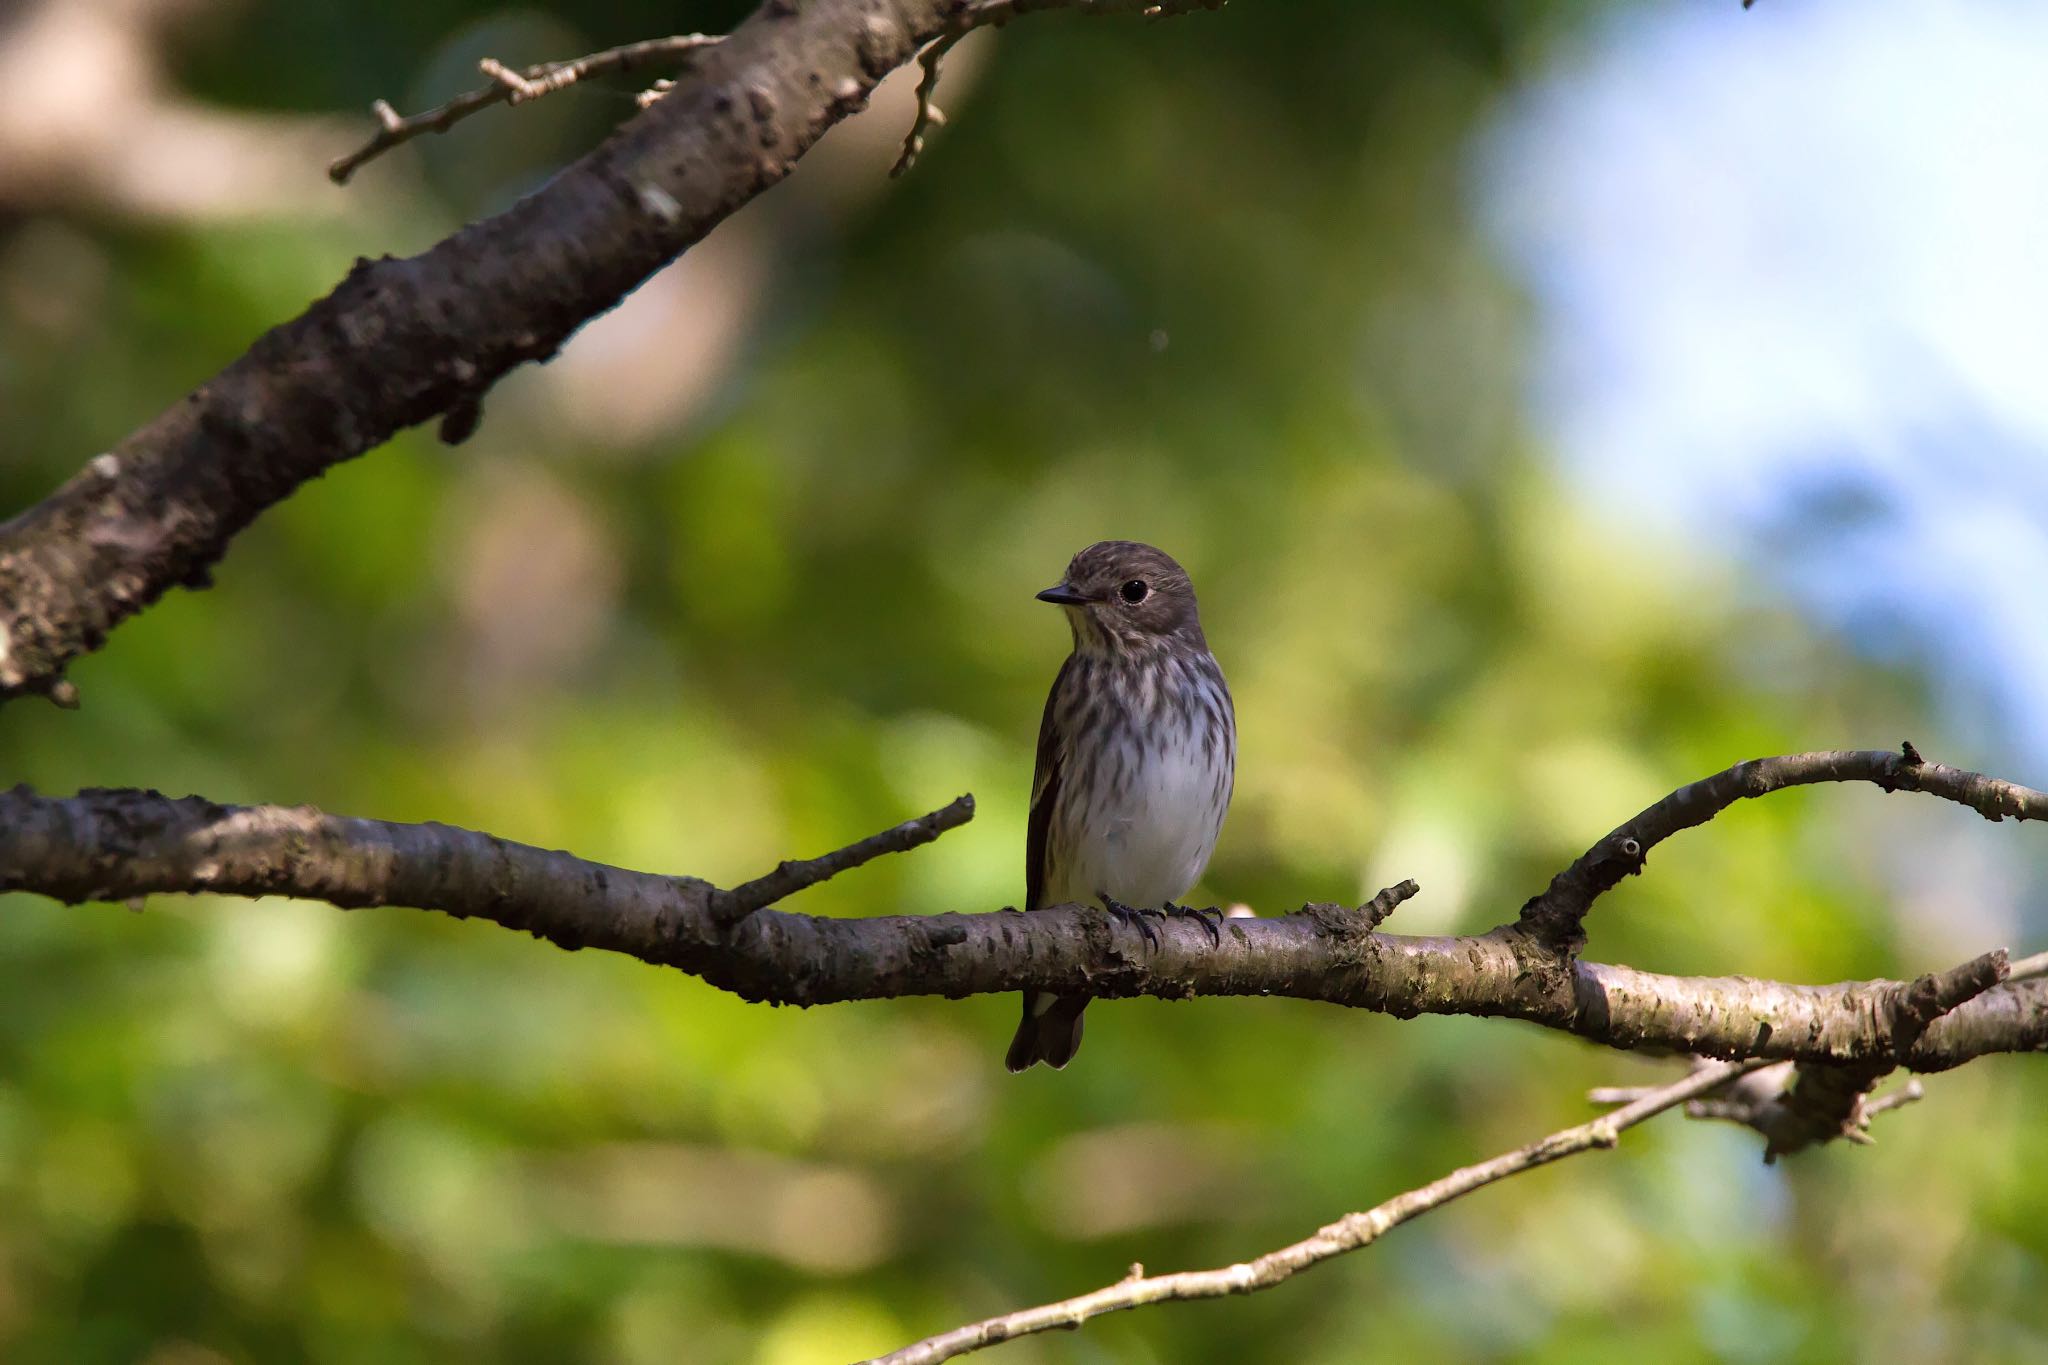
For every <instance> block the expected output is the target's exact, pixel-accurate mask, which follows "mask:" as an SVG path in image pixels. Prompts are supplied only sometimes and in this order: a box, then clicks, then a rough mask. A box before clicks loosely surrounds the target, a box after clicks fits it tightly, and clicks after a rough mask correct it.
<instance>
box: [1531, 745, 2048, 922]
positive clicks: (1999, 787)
mask: <svg viewBox="0 0 2048 1365" xmlns="http://www.w3.org/2000/svg"><path fill="white" fill-rule="evenodd" d="M1816 782H1869V783H1872V784H1874V785H1876V786H1879V787H1882V788H1883V789H1884V790H1886V791H1891V792H1896V791H1913V792H1926V793H1928V794H1929V795H1931V796H1939V797H1943V798H1945V799H1947V800H1950V801H1955V802H1958V803H1960V804H1962V805H1965V806H1968V807H1970V808H1971V809H1972V810H1975V811H1976V812H1977V813H1978V814H1979V815H1982V816H1983V817H1984V818H1985V819H1987V820H1993V821H1997V820H2003V819H2005V818H2006V817H2008V816H2010V817H2012V818H2014V819H2016V820H2048V793H2044V792H2038V791H2034V790H2032V789H2031V788H2028V787H2022V786H2020V785H2019V784H2017V783H2014V782H2006V781H2003V780H2001V779H1999V778H1995V777H1986V776H1984V775H1983V774H1982V773H1973V772H1968V771H1965V770H1964V769H1961V768H1951V767H1949V766H1947V765H1946V764H1942V763H1929V762H1927V761H1926V760H1925V759H1923V758H1922V757H1921V756H1920V752H1919V750H1917V749H1915V748H1914V747H1913V746H1912V744H1911V743H1906V744H1902V745H1900V746H1899V751H1898V752H1897V753H1886V752H1884V751H1882V750H1847V749H1835V750H1829V751H1826V752H1823V753H1810V754H1785V755H1782V756H1780V757H1776V758H1755V759H1751V760H1750V761H1749V762H1747V763H1738V764H1736V765H1735V766H1734V767H1732V768H1728V769H1725V770H1723V771H1721V772H1718V773H1715V774H1714V775H1713V776H1712V777H1707V778H1702V779H1701V780H1700V781H1698V782H1694V783H1691V784H1689V785H1687V786H1684V787H1680V788H1679V789H1678V790H1677V791H1675V792H1672V793H1671V794H1670V795H1669V796H1667V797H1665V798H1664V799H1663V800H1661V801H1659V802H1657V803H1656V804H1655V805H1653V806H1651V807H1649V808H1648V809H1646V810H1644V811H1642V812H1641V813H1639V814H1638V815H1636V816H1635V817H1634V818H1633V819H1631V820H1629V821H1627V822H1626V823H1624V824H1622V825H1621V826H1619V827H1618V828H1616V829H1614V830H1613V831H1611V832H1610V833H1609V834H1608V835H1607V837H1605V838H1604V839H1602V840H1600V841H1599V842H1598V843H1596V844H1594V845H1593V846H1592V847H1591V848H1589V849H1587V850H1586V851H1585V852H1584V853H1582V854H1580V855H1579V857H1578V858H1577V859H1576V860H1574V861H1573V863H1572V865H1571V866H1570V867H1568V868H1566V869H1565V870H1564V871H1562V872H1560V873H1558V874H1557V875H1556V876H1555V877H1553V878H1551V879H1550V885H1549V886H1547V887H1545V888H1544V890H1543V891H1542V892H1541V893H1540V894H1538V895H1535V896H1532V897H1530V898H1529V900H1528V902H1527V903H1526V904H1525V905H1523V907H1522V913H1521V918H1520V920H1519V923H1520V926H1521V928H1522V930H1523V932H1525V933H1527V934H1529V935H1530V936H1531V937H1533V938H1535V939H1537V940H1538V941H1539V942H1542V943H1544V944H1546V945H1548V946H1549V947H1551V948H1552V949H1554V950H1557V951H1560V952H1565V953H1572V952H1576V951H1577V950H1578V949H1579V947H1580V946H1581V945H1582V944H1583V943H1584V941H1585V933H1584V931H1583V929H1582V928H1581V925H1582V923H1583V921H1584V920H1585V917H1586V914H1587V912H1588V911H1590V910H1591V909H1592V908H1593V902H1594V901H1596V900H1598V899H1599V898H1600V897H1601V896H1603V895H1605V894H1606V893H1607V892H1609V891H1611V890H1613V889H1614V888H1615V887H1616V886H1618V885H1619V884H1620V883H1621V881H1622V879H1623V878H1624V877H1629V876H1633V875H1635V874H1636V873H1639V872H1641V871H1642V870H1643V865H1644V863H1645V861H1646V860H1647V859H1648V858H1649V856H1650V850H1651V849H1653V848H1655V847H1656V846H1657V845H1658V844H1660V843H1662V842H1663V841H1664V840H1666V839H1668V838H1670V837H1671V836H1672V835H1674V834H1676V833H1678V832H1679V831H1680V830H1685V829H1691V828H1693V827H1694V826H1696V825H1703V824H1705V823H1706V822H1707V821H1709V820H1711V819H1713V818H1714V817H1715V816H1716V815H1719V814H1720V813H1721V812H1722V811H1724V810H1726V809H1728V807H1730V806H1732V805H1734V804H1735V803H1736V802H1737V801H1742V800H1746V799H1748V798H1751V797H1757V796H1764V795H1767V794H1769V793H1771V792H1775V791H1782V790H1783V789H1785V788H1786V787H1801V786H1807V785H1810V784H1813V783H1816Z"/></svg>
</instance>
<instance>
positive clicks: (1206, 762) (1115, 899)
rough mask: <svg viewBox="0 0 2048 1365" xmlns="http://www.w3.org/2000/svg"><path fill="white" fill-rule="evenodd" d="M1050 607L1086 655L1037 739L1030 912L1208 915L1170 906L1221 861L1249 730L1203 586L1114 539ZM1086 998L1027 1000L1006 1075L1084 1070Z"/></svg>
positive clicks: (1079, 567)
mask: <svg viewBox="0 0 2048 1365" xmlns="http://www.w3.org/2000/svg"><path fill="white" fill-rule="evenodd" d="M1038 598H1039V600H1040V601H1041V602H1052V603H1055V604H1057V605H1059V606H1061V607H1064V608H1065V609H1066V613H1067V624H1068V625H1069V626H1071V627H1072V628H1073V632H1074V652H1073V653H1072V654H1070V655H1068V656H1067V661H1066V663H1065V664H1064V665H1062V666H1061V668H1060V671H1059V676H1058V677H1056V678H1054V679H1053V684H1052V693H1051V695H1050V696H1048V697H1047V698H1046V699H1045V718H1044V720H1042V721H1041V722H1040V723H1039V727H1038V769H1037V773H1036V775H1035V776H1034V777H1033V778H1032V782H1031V823H1030V833H1029V836H1028V838H1027V841H1026V846H1025V869H1024V871H1025V881H1026V895H1025V901H1024V908H1025V909H1027V910H1038V909H1042V908H1044V907H1046V906H1049V905H1065V904H1070V903H1086V902H1089V901H1093V902H1095V903H1096V904H1098V905H1100V906H1102V907H1103V909H1105V910H1107V911H1108V912H1109V913H1111V914H1113V915H1115V916H1117V917H1118V918H1121V919H1130V918H1132V917H1134V916H1136V915H1139V914H1142V913H1150V914H1155V915H1178V914H1189V915H1192V914H1197V913H1199V912H1196V911H1193V910H1189V909H1186V908H1185V907H1182V906H1179V905H1176V904H1174V901H1175V898H1177V897H1179V896H1182V895H1185V894H1186V893H1187V890H1188V888H1189V887H1191V886H1193V885H1194V884H1195V881H1196V879H1197V878H1199V877H1200V876H1201V875H1202V869H1203V868H1204V867H1206V866H1208V863H1209V854H1210V851H1211V850H1213V849H1214V848H1215V847H1216V834H1217V831H1218V830H1220V829H1221V828H1222V826H1223V813H1224V811H1225V810H1227V809H1228V808H1229V806H1230V789H1231V783H1232V781H1233V779H1234V775H1235V772H1236V767H1237V718H1236V713H1235V712H1234V711H1233V710H1232V708H1231V704H1230V689H1229V688H1228V687H1226V686H1225V685H1224V682H1223V670H1222V669H1221V668H1218V667H1217V666H1216V659H1215V656H1213V655H1212V654H1210V653H1209V644H1208V641H1207V640H1205V639H1203V638H1202V623H1201V619H1200V617H1199V616H1198V615H1197V614H1196V611H1195V590H1194V586H1193V585H1192V584H1191V583H1189V582H1188V576H1187V573H1186V572H1185V571H1184V570H1183V569H1182V568H1181V567H1180V565H1178V564H1176V563H1174V561H1173V560H1172V558H1170V557H1169V556H1168V555H1166V554H1165V553H1163V552H1162V551H1159V550H1155V549H1153V548H1152V547H1151V546H1150V545H1140V544H1138V543H1137V542H1135V541H1129V540H1105V541H1103V542H1101V543H1100V544H1096V545H1090V546H1089V547H1088V548H1087V549H1085V550H1083V551H1081V553H1079V554H1077V555H1075V556H1074V559H1073V562H1072V563H1071V564H1069V565H1067V574H1066V577H1065V578H1063V579H1062V580H1061V581H1060V582H1059V583H1058V584H1057V585H1055V586H1053V587H1050V588H1047V589H1046V590H1045V591H1044V592H1042V593H1040V594H1038ZM1137 923H1138V924H1139V926H1140V927H1141V928H1144V929H1145V932H1146V934H1147V936H1148V937H1150V936H1151V930H1150V929H1149V927H1147V926H1145V924H1144V921H1143V920H1142V919H1139V920H1137ZM1205 923H1206V921H1205ZM1210 932H1211V934H1212V935H1213V934H1215V932H1216V931H1215V929H1214V927H1213V926H1211V930H1210ZM1088 999H1089V997H1087V996H1085V995H1058V996H1056V995H1052V994H1050V993H1048V992H1044V991H1026V992H1025V993H1024V1020H1023V1022H1022V1023H1020V1024H1019V1025H1018V1026H1017V1036H1016V1037H1015V1038H1014V1039H1012V1040H1011V1042H1010V1052H1009V1056H1008V1057H1007V1058H1006V1059H1005V1060H1006V1062H1007V1065H1008V1066H1009V1068H1010V1070H1012V1071H1022V1070H1024V1069H1025V1068H1026V1067H1028V1066H1030V1065H1031V1064H1032V1063H1033V1062H1045V1063H1047V1064H1049V1065H1051V1066H1054V1067H1062V1066H1065V1065H1066V1064H1067V1063H1068V1062H1070V1061H1072V1060H1073V1057H1074V1052H1075V1050H1076V1049H1077V1048H1079V1047H1080V1046H1081V1012H1082V1011H1083V1010H1084V1009H1086V1008H1087V1007H1088Z"/></svg>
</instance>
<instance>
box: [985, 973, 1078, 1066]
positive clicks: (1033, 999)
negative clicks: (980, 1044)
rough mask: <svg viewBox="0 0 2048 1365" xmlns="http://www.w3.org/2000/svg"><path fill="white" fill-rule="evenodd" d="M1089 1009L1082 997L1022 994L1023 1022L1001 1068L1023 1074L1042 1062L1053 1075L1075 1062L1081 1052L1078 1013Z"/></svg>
mask: <svg viewBox="0 0 2048 1365" xmlns="http://www.w3.org/2000/svg"><path fill="white" fill-rule="evenodd" d="M1087 1008H1088V997H1087V996H1085V995H1055V996H1047V995H1046V994H1045V992H1043V991H1026V992H1024V1019H1023V1022H1022V1023H1020V1024H1018V1025H1017V1036H1016V1037H1014V1038H1012V1039H1011V1040H1010V1051H1009V1054H1008V1055H1007V1056H1005V1057H1004V1058H1003V1065H1005V1066H1007V1067H1009V1068H1010V1070H1012V1071H1022V1070H1024V1069H1025V1068H1026V1067H1029V1066H1030V1065H1031V1064H1032V1063H1033V1062H1044V1063H1045V1064H1046V1065H1047V1066H1049V1067H1051V1068H1053V1069H1054V1070H1055V1071H1057V1070H1059V1068H1061V1067H1063V1066H1065V1065H1066V1064H1067V1063H1068V1062H1071V1061H1073V1060H1074V1054H1075V1053H1076V1052H1078V1051H1080V1050H1081V1011H1083V1010H1085V1009H1087Z"/></svg>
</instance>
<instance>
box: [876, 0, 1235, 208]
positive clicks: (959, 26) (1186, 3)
mask: <svg viewBox="0 0 2048 1365" xmlns="http://www.w3.org/2000/svg"><path fill="white" fill-rule="evenodd" d="M1223 2H1224V0H974V3H972V4H969V5H966V6H965V7H963V8H962V9H961V10H960V12H959V13H958V14H956V15H954V16H953V19H952V22H951V23H949V24H948V25H947V26H946V29H945V31H944V32H942V33H940V34H939V36H938V37H936V38H934V39H932V41H931V42H929V43H927V44H926V45H925V47H924V50H923V51H921V52H919V53H918V54H917V60H918V65H919V66H920V67H921V68H922V72H921V74H920V75H919V76H918V80H917V113H916V114H915V115H914V116H913V117H912V119H911V123H910V131H909V132H908V133H906V134H904V136H903V150H902V152H900V153H899V154H898V155H897V157H896V164H895V165H893V166H891V167H890V168H889V174H890V175H891V176H900V175H902V174H903V173H904V172H905V171H907V170H909V169H910V168H911V167H912V166H914V165H916V164H917V158H918V156H919V155H920V154H921V153H922V152H923V151H924V142H925V135H926V134H927V133H929V132H930V131H931V130H932V129H933V128H942V127H944V126H945V123H946V115H945V113H944V111H943V110H941V109H940V108H939V106H938V105H937V104H936V103H934V102H933V97H934V96H935V95H936V94H937V93H938V89H939V63H940V62H941V61H943V60H945V56H946V54H947V53H949V52H951V51H952V50H953V48H954V47H955V46H956V45H957V44H958V43H959V42H960V40H961V39H962V38H965V37H966V36H967V35H968V34H970V33H972V32H974V31H975V30H976V29H981V28H1001V27H1002V26H1003V25H1004V24H1007V23H1009V22H1010V21H1011V20H1012V19H1015V18H1017V17H1018V16H1020V15H1025V14H1030V13H1032V12H1033V11H1037V10H1051V9H1075V10H1080V11H1082V12H1083V13H1085V14H1129V13H1137V14H1142V15H1144V16H1145V17H1146V18H1148V19H1163V18H1166V17H1167V16H1169V15H1174V14H1188V13H1191V12H1193V11H1195V10H1198V9H1207V10H1214V9H1222V8H1223Z"/></svg>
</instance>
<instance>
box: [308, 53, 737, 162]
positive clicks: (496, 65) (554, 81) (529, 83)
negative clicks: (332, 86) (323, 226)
mask: <svg viewBox="0 0 2048 1365" xmlns="http://www.w3.org/2000/svg"><path fill="white" fill-rule="evenodd" d="M717 41H719V39H718V37H717V36H716V35H706V34H702V33H678V34H675V35H674V36H672V37H668V38H647V39H643V40H642V41H640V42H637V43H626V44H624V45H622V46H619V47H613V48H606V49H605V50H604V51H603V52H593V53H591V54H590V55H589V56H587V57H578V58H576V59H574V60H573V61H566V62H542V63H540V64H539V65H538V66H529V67H527V68H525V69H524V70H514V69H513V68H511V67H509V66H506V65H505V64H504V63H503V62H500V61H499V60H498V59H497V58H495V57H485V58H484V59H483V60H482V61H480V62H478V63H477V69H478V70H479V71H481V72H483V74H484V75H486V76H488V77H490V80H491V83H490V84H489V85H480V86H478V87H477V88H476V89H474V90H466V91H464V92H463V93H462V94H460V95H457V96H456V97H455V98H454V99H452V100H449V101H448V102H447V103H446V104H441V105H437V106H435V107H434V108H432V109H429V110H427V111H425V112H424V113H419V114H414V115H412V116H411V117H409V118H402V117H400V116H399V113H398V111H397V110H395V109H393V108H392V107H391V106H390V104H388V103H386V102H385V101H383V100H378V101H376V102H375V103H374V104H372V105H371V106H370V112H371V113H372V114H373V115H374V116H375V117H376V119H377V132H376V135H375V136H373V137H372V138H371V139H370V140H369V141H368V142H366V143H364V144H363V145H362V146H360V147H358V148H357V149H356V150H355V151H353V152H350V153H349V154H348V155H347V156H343V157H337V158H335V160H334V161H333V163H332V164H330V165H329V166H328V167H327V178H328V179H330V180H332V181H333V182H334V183H335V184H337V185H345V184H347V183H348V178H349V177H350V176H351V175H354V174H355V173H356V171H357V170H359V169H360V168H361V167H362V166H363V165H364V164H365V163H366V162H369V161H373V160H375V159H376V158H377V157H380V156H382V155H383V154H384V153H386V152H388V151H390V150H391V149H392V148H393V147H396V146H399V145H400V144H402V143H406V142H410V141H412V140H413V139H414V138H416V137H418V136H420V135H421V134H422V133H445V132H447V131H448V130H449V129H450V128H453V127H454V126H455V125H456V124H458V123H460V122H461V121H462V120H464V119H466V118H468V117H469V116H470V115H471V114H475V113H479V112H481V111H483V110H485V109H488V108H490V107H491V106H492V105H494V104H523V103H524V102H526V101H527V100H537V99H539V98H540V97H541V96H543V95H550V94H553V93H554V92H555V91H557V90H564V89H567V88H568V87H569V86H572V85H574V84H576V83H577V82H578V81H586V80H590V79H592V78H594V77H598V76H610V75H616V74H620V73H623V72H628V71H634V70H637V69H639V68H641V67H645V66H650V65H653V64H655V63H660V62H674V61H677V60H679V59H681V58H683V57H686V56H688V55H689V54H690V53H692V52H695V51H696V50H697V49H699V48H702V47H709V46H710V45H711V44H713V43H715V42H717ZM642 107H645V106H644V105H643V106H642Z"/></svg>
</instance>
